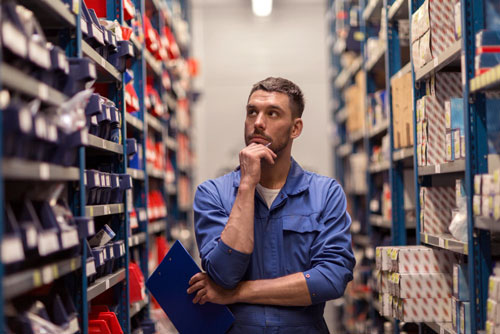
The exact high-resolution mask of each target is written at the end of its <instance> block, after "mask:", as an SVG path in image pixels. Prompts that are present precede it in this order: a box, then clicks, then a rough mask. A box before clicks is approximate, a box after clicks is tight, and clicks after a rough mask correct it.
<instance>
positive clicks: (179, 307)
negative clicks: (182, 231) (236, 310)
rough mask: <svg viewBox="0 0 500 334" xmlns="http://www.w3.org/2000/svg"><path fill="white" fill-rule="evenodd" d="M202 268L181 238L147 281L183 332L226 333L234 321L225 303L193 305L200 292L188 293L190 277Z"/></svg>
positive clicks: (180, 333)
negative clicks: (197, 293)
mask: <svg viewBox="0 0 500 334" xmlns="http://www.w3.org/2000/svg"><path fill="white" fill-rule="evenodd" d="M200 271H201V270H200V268H199V267H198V265H197V264H196V262H194V260H193V258H192V257H191V255H189V253H188V252H187V251H186V249H185V248H184V246H183V245H182V243H181V242H180V241H179V240H177V241H176V242H175V243H174V245H173V246H172V247H171V248H170V250H169V251H168V253H167V255H165V257H164V258H163V260H162V261H161V263H160V265H159V266H158V268H156V270H155V271H154V273H153V274H152V275H151V276H150V277H149V279H148V280H147V282H146V287H147V288H148V289H149V291H150V292H151V294H152V295H153V297H155V299H156V301H158V303H159V304H160V306H161V307H162V308H163V310H164V311H165V313H166V314H167V316H168V317H169V319H170V321H172V323H173V324H174V326H175V328H176V329H177V330H178V331H179V334H194V333H206V334H212V333H213V334H222V333H225V332H226V331H227V330H228V329H229V327H231V324H232V323H233V322H234V316H233V314H232V313H231V311H229V309H228V308H227V307H226V306H224V305H217V304H213V303H205V304H204V305H200V304H193V299H194V297H195V296H196V293H192V294H190V295H189V294H188V293H187V292H186V290H187V289H188V288H189V280H190V279H191V277H193V275H194V274H196V273H199V272H200Z"/></svg>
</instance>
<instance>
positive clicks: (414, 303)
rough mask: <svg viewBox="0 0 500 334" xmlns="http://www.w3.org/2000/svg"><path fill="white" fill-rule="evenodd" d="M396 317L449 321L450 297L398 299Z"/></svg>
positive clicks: (403, 319)
mask: <svg viewBox="0 0 500 334" xmlns="http://www.w3.org/2000/svg"><path fill="white" fill-rule="evenodd" d="M397 303H398V307H397V312H396V315H397V318H398V319H399V320H401V321H405V322H451V320H452V309H451V298H414V299H398V301H397Z"/></svg>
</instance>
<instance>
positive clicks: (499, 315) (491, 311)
mask: <svg viewBox="0 0 500 334" xmlns="http://www.w3.org/2000/svg"><path fill="white" fill-rule="evenodd" d="M486 318H487V319H488V320H490V321H493V322H497V321H498V319H500V304H499V303H498V302H497V301H496V300H493V299H488V301H487V302H486Z"/></svg>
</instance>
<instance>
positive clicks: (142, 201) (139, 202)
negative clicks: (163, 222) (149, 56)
mask: <svg viewBox="0 0 500 334" xmlns="http://www.w3.org/2000/svg"><path fill="white" fill-rule="evenodd" d="M134 5H135V8H136V9H139V11H140V14H141V15H143V13H144V12H145V3H144V0H134ZM141 22H142V25H143V27H142V28H143V30H144V22H143V21H142V20H141ZM136 56H137V57H136V60H135V62H134V63H133V64H132V69H133V71H134V88H135V91H136V92H137V97H138V99H139V117H140V119H141V120H142V122H143V124H144V126H143V129H142V132H141V134H140V142H139V145H140V146H141V147H142V158H143V159H142V160H143V166H142V169H143V171H144V182H142V187H141V191H140V194H139V196H138V198H137V199H136V203H135V205H136V207H139V208H143V209H144V211H145V212H146V219H145V220H143V221H141V220H139V230H140V231H141V232H145V235H146V239H145V241H144V244H143V245H142V246H140V247H141V248H140V264H141V270H142V274H143V275H144V277H148V276H149V275H148V274H149V273H148V254H149V234H148V222H149V218H148V210H147V208H148V192H149V182H148V174H147V168H146V136H147V123H146V118H145V117H144V116H145V113H146V107H145V104H144V97H145V88H146V60H145V58H144V43H142V45H141V50H140V51H139V54H138V55H136ZM138 218H139V217H138ZM144 312H146V317H147V318H149V308H147V307H146V308H145V309H144Z"/></svg>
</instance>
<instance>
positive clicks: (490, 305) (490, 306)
mask: <svg viewBox="0 0 500 334" xmlns="http://www.w3.org/2000/svg"><path fill="white" fill-rule="evenodd" d="M487 310H488V313H491V312H493V302H492V301H491V300H489V299H488V306H487Z"/></svg>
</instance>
